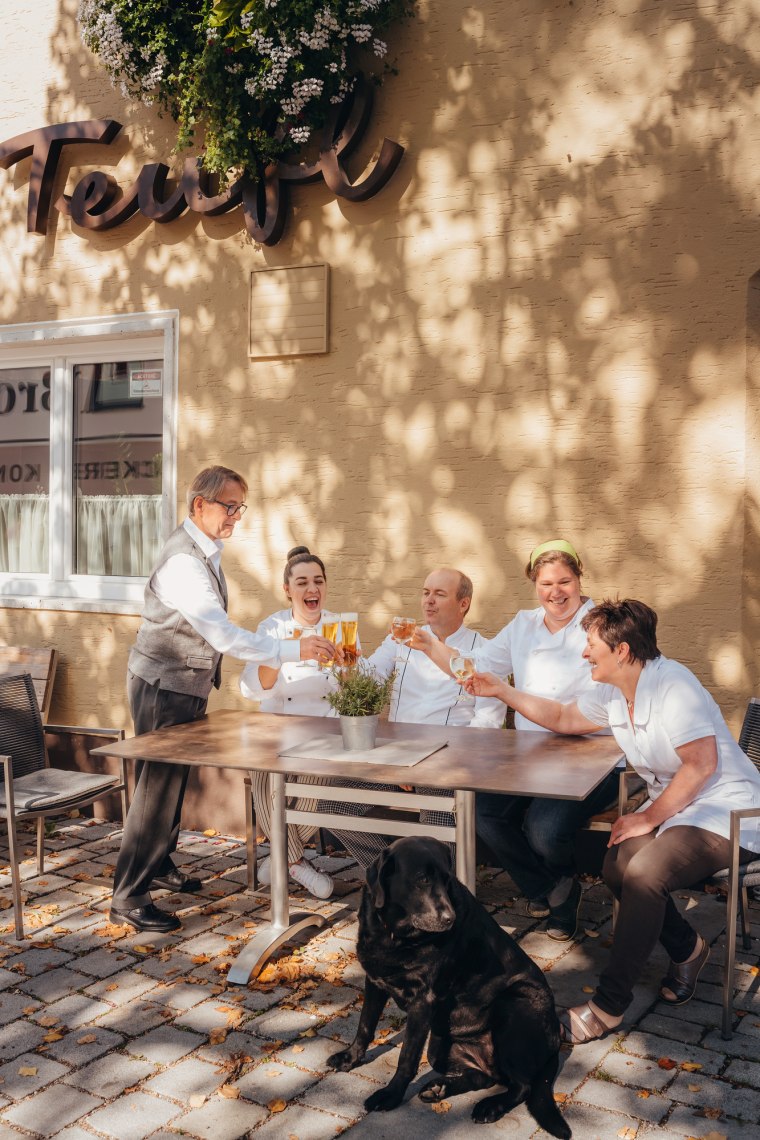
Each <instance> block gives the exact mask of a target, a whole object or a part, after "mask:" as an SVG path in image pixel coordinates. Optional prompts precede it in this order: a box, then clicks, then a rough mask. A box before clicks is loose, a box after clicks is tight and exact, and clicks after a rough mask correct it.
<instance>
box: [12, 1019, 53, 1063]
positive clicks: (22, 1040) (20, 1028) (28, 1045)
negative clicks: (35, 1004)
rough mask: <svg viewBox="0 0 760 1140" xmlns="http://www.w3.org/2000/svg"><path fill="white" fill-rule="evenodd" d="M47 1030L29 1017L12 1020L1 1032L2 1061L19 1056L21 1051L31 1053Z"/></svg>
mask: <svg viewBox="0 0 760 1140" xmlns="http://www.w3.org/2000/svg"><path fill="white" fill-rule="evenodd" d="M47 1032H48V1031H47V1029H43V1028H42V1026H41V1025H37V1024H36V1022H34V1021H31V1020H30V1019H29V1018H28V1017H24V1018H20V1019H19V1020H18V1021H12V1022H11V1023H10V1025H6V1026H5V1028H4V1029H3V1031H2V1033H0V1061H8V1060H10V1059H11V1058H13V1057H18V1055H19V1053H31V1052H32V1050H33V1049H36V1048H37V1046H38V1045H39V1044H40V1043H41V1041H42V1038H43V1037H44V1036H45V1034H46V1033H47Z"/></svg>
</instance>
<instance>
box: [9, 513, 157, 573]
mask: <svg viewBox="0 0 760 1140" xmlns="http://www.w3.org/2000/svg"><path fill="white" fill-rule="evenodd" d="M75 510H76V530H77V547H76V559H75V567H74V569H75V572H76V573H77V574H106V575H112V576H113V575H115V576H124V577H130V578H134V577H147V575H148V574H149V573H150V569H151V566H152V565H153V563H154V562H155V560H156V558H157V556H158V552H159V546H160V538H161V496H160V495H124V496H120V495H79V496H77V498H76V500H75ZM48 532H49V508H48V498H47V495H0V571H4V572H6V573H12V574H33V573H42V574H44V573H47V570H48V549H49V548H48Z"/></svg>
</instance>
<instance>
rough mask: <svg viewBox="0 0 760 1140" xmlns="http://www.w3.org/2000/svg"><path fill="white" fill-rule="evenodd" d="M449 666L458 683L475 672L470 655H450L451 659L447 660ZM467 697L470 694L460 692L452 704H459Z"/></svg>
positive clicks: (467, 698)
mask: <svg viewBox="0 0 760 1140" xmlns="http://www.w3.org/2000/svg"><path fill="white" fill-rule="evenodd" d="M449 668H450V669H451V672H452V674H453V675H454V677H456V679H457V681H459V684H460V685H464V683H465V681H467V680H468V679H469V678H470V677H472V676H473V675H474V673H475V662H474V661H473V659H472V657H452V658H451V661H450V662H449ZM469 699H470V694H469V693H464V692H462V693H460V694H459V696H458V697H457V699H456V700H455V701H454V704H456V705H460V704H462V703H463V702H464V701H468V700H469Z"/></svg>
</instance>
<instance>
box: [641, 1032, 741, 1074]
mask: <svg viewBox="0 0 760 1140" xmlns="http://www.w3.org/2000/svg"><path fill="white" fill-rule="evenodd" d="M622 1050H623V1052H624V1053H636V1054H638V1056H640V1057H652V1058H654V1060H656V1061H659V1059H660V1058H661V1057H668V1058H669V1059H670V1060H671V1061H677V1062H678V1064H679V1065H682V1064H683V1063H684V1061H686V1062H688V1063H690V1064H694V1065H700V1066H701V1070H700V1071H701V1072H703V1073H711V1074H713V1075H717V1073H718V1072H719V1071H720V1070H721V1069H722V1067H723V1065H724V1064H725V1057H724V1056H723V1054H722V1053H715V1052H714V1051H713V1050H712V1049H701V1048H700V1047H699V1046H698V1045H690V1044H688V1043H683V1044H682V1043H680V1042H678V1041H672V1040H669V1039H668V1038H664V1037H657V1036H656V1035H655V1034H651V1033H640V1032H638V1033H637V1032H636V1031H634V1032H633V1033H629V1034H627V1036H626V1037H625V1038H624V1040H623V1042H622Z"/></svg>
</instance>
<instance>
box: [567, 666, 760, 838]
mask: <svg viewBox="0 0 760 1140" xmlns="http://www.w3.org/2000/svg"><path fill="white" fill-rule="evenodd" d="M577 703H578V708H579V709H580V711H581V712H582V713H583V715H584V716H585V717H587V718H588V720H591V721H593V722H594V724H599V725H603V724H604V725H607V724H608V725H609V726H610V728H611V729H612V732H613V735H614V737H615V739H616V740H617V742H618V744H619V745H620V747H621V748H622V749H623V751H624V752H625V754H626V756H627V757H628V760H629V762H630V764H631V766H632V767H633V768H635V769H636V771H637V772H638V774H639V775H640V776H641V777H642V779H644V780H645V781H646V783H647V785H648V792H649V801H648V802H646V803H644V804H643V805H642V807H641V808H639V811H645V810H646V808H647V807H648V806H649V803H650V802H651V801H652V800H656V799H657V798H658V796H660V795H662V793H663V791H664V790H665V788H667V786H668V784H669V783H670V781H671V780H672V779H673V777H674V776H675V774H676V772H677V771H678V770H679V769H680V767H681V759H680V757H679V755H678V753H677V752H676V749H677V748H680V747H681V746H682V745H684V744H689V743H690V742H691V741H692V740H701V739H703V738H704V737H706V736H714V737H715V740H716V744H717V748H718V765H717V768H716V770H715V772H714V773H713V775H712V776H711V777H710V779H709V780H708V781H707V783H706V784H705V785H704V786H703V787H702V788H700V790H699V791H698V792H697V794H696V796H695V797H694V799H693V800H692V801H691V803H690V804H687V806H686V807H685V808H683V809H682V810H681V811H679V812H677V813H676V814H675V815H673V816H671V817H670V819H667V820H665V822H664V823H662V824H660V827H659V829H658V830H660V831H661V830H663V829H665V828H667V827H679V826H684V825H688V826H691V827H701V828H704V830H705V831H712V832H714V833H715V834H716V835H723V836H725V837H726V838H727V839H728V838H729V835H730V816H729V813H730V811H731V809H732V808H752V807H760V772H758V770H757V769H756V768H755V766H754V764H753V763H752V761H751V760H750V759H749V757H748V756H746V755H745V754H744V752H742V750H741V748H740V747H739V745H738V744H737V743H736V741H735V740H734V738H733V736H732V735H731V732H730V730H729V728H728V725H727V724H726V722H725V720H724V719H723V716H722V714H721V711H720V709H719V708H718V706H717V704H716V703H715V701H714V700H713V698H712V697H711V696H710V694H709V693H708V692H707V690H706V689H705V688H703V686H702V685H701V684H700V683H699V681H698V680H697V678H696V677H695V676H694V674H693V673H692V672H690V671H689V670H688V669H687V668H686V667H685V666H684V665H681V664H680V663H679V662H678V661H671V660H669V659H668V658H667V657H658V658H657V659H656V660H654V661H647V663H646V665H645V666H644V668H643V670H642V672H641V676H640V677H639V683H638V685H637V686H636V698H635V703H634V710H633V724H631V719H630V717H629V716H628V710H627V707H626V702H625V698H624V697H623V694H622V693H621V692H620V690H619V689H616V688H615V687H614V686H612V685H597V686H596V688H595V690H594V691H593V692H591V693H584V694H583V695H582V696H581V697H579V698H578V702H577ZM740 842H741V845H742V847H746V848H747V849H748V850H750V851H760V820H758V819H748V820H745V821H743V823H742V825H741V838H740Z"/></svg>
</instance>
